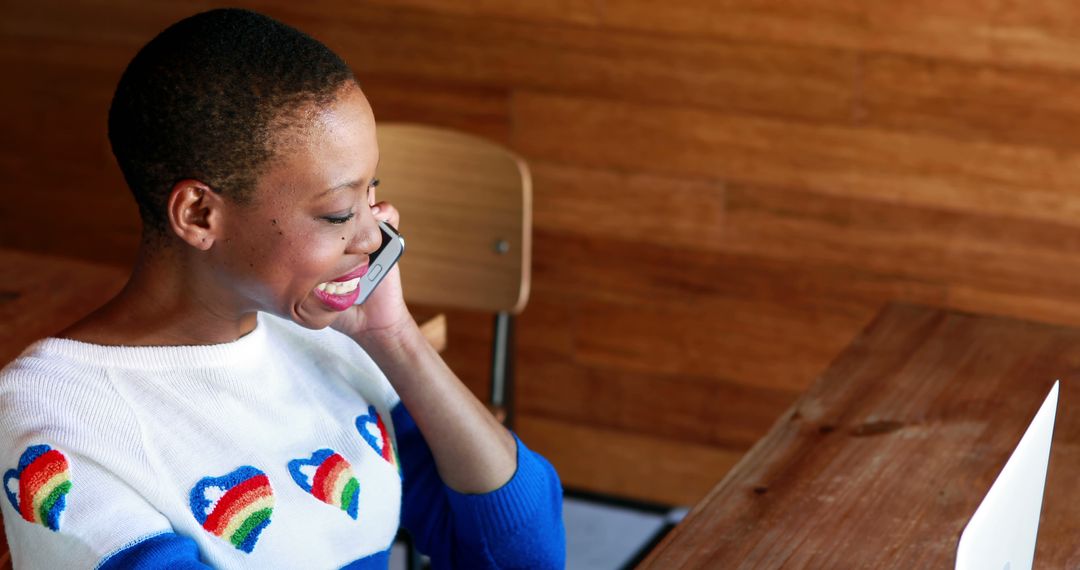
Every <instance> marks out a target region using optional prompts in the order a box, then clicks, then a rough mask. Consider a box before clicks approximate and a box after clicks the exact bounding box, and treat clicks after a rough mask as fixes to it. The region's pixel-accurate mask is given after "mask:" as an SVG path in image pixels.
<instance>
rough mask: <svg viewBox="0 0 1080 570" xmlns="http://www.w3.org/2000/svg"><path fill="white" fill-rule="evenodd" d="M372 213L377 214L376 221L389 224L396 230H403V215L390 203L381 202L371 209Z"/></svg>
mask: <svg viewBox="0 0 1080 570" xmlns="http://www.w3.org/2000/svg"><path fill="white" fill-rule="evenodd" d="M371 211H372V213H373V214H375V219H377V220H380V221H383V222H389V223H390V225H391V226H394V227H395V228H396V229H399V230H400V229H401V225H400V224H401V214H400V212H398V209H397V208H395V207H394V205H393V204H391V203H390V202H379V203H377V204H375V205H374V206H372V207H371Z"/></svg>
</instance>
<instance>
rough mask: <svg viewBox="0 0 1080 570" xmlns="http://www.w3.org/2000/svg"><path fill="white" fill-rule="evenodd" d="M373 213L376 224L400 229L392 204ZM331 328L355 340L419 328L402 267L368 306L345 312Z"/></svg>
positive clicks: (377, 290) (377, 289) (392, 272)
mask: <svg viewBox="0 0 1080 570" xmlns="http://www.w3.org/2000/svg"><path fill="white" fill-rule="evenodd" d="M371 213H372V214H373V215H374V216H375V219H376V220H381V221H384V222H388V223H389V224H390V225H391V226H394V227H395V228H398V227H400V226H399V225H398V224H399V223H400V222H401V216H400V214H399V213H398V211H397V208H395V207H394V206H392V205H391V204H390V203H389V202H379V203H377V204H375V205H374V206H372V207H371ZM371 261H374V259H372V260H371ZM330 326H331V327H333V328H334V329H337V330H339V331H341V332H343V333H345V334H347V335H349V336H350V337H352V338H353V339H359V338H361V337H364V336H371V335H375V336H386V337H393V336H396V335H398V334H401V332H403V331H405V330H407V329H408V328H409V327H415V326H416V323H415V321H413V318H412V315H410V314H409V310H408V308H407V307H406V306H405V297H404V295H403V294H402V291H401V271H400V270H399V269H398V265H397V264H394V267H392V268H391V269H390V273H388V274H387V275H386V277H384V278H383V280H382V282H381V283H379V285H378V286H377V287H375V290H374V291H373V292H372V293H371V295H370V296H369V297H368V298H367V301H364V304H362V305H353V306H352V307H349V308H348V309H346V310H345V311H342V313H341V315H340V316H338V318H337V319H335V320H334V322H332V323H331V324H330Z"/></svg>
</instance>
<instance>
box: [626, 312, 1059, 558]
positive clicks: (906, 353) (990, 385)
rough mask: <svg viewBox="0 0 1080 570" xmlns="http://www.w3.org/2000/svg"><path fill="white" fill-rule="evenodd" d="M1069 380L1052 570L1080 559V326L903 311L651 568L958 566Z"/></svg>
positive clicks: (1045, 551) (860, 341)
mask: <svg viewBox="0 0 1080 570" xmlns="http://www.w3.org/2000/svg"><path fill="white" fill-rule="evenodd" d="M1057 378H1060V379H1061V380H1062V384H1061V393H1060V401H1059V408H1058V414H1057V424H1056V427H1055V432H1054V442H1053V446H1052V448H1051V453H1050V468H1049V473H1048V475H1047V482H1046V491H1045V496H1044V501H1043V511H1042V519H1041V522H1040V526H1039V538H1038V546H1037V550H1036V556H1035V567H1036V568H1055V569H1057V568H1078V567H1080V485H1077V483H1076V481H1077V475H1078V474H1080V413H1078V412H1080V330H1077V329H1070V328H1063V327H1055V326H1047V325H1040V324H1033V323H1028V322H1022V321H1017V320H1010V319H1004V318H995V317H985V316H976V315H970V314H962V313H956V312H949V311H944V310H937V309H928V308H922V307H912V306H904V305H891V306H888V307H886V308H885V309H884V310H883V311H882V312H881V313H880V314H879V315H878V316H877V318H876V319H875V320H874V322H873V323H872V324H871V325H870V326H869V327H868V328H867V329H866V330H865V331H864V332H863V333H862V334H861V335H860V336H859V337H858V338H857V339H856V340H855V341H854V342H853V343H852V344H851V345H850V346H849V347H848V348H847V349H846V350H845V351H844V353H843V354H842V355H841V356H840V357H839V358H837V359H836V360H835V361H834V362H833V364H832V365H831V366H830V368H829V369H828V370H827V371H826V372H825V373H824V374H823V375H822V376H821V377H820V378H819V379H818V381H817V382H816V383H815V384H814V386H813V387H812V388H811V389H810V390H809V391H808V392H807V393H806V394H805V395H804V396H803V397H802V398H800V400H799V401H797V402H796V403H795V405H793V406H792V408H791V409H790V410H788V412H787V413H786V414H785V415H784V416H783V417H781V418H780V419H779V420H778V421H777V423H776V424H775V425H774V426H773V428H772V430H771V431H770V432H769V433H768V435H766V437H765V438H764V439H762V440H761V441H760V442H758V444H757V445H755V446H754V447H753V449H751V450H750V452H749V453H748V454H747V455H746V457H745V458H744V459H743V460H742V461H741V462H740V463H739V464H738V465H737V466H736V467H735V468H734V469H732V470H731V472H729V474H728V475H727V476H726V477H725V478H724V479H723V480H722V481H721V482H720V483H719V484H718V485H717V486H716V487H715V488H714V489H713V490H712V491H711V492H710V493H709V494H708V495H707V496H706V497H705V498H704V499H703V500H702V501H701V502H700V503H699V504H698V505H697V506H696V507H695V508H694V510H693V511H692V512H691V513H690V514H689V515H688V516H687V517H686V519H685V520H684V521H683V522H682V523H681V524H680V525H679V526H678V527H676V528H675V529H674V530H673V531H672V532H671V533H670V534H669V535H668V536H667V537H666V538H665V539H664V541H663V542H661V543H660V545H659V546H657V548H656V549H655V550H654V551H653V552H652V553H651V554H650V556H649V557H648V558H647V559H646V561H645V562H644V563H643V565H642V566H641V568H665V569H667V568H780V567H783V568H952V567H953V564H954V562H955V556H956V545H957V541H958V540H959V537H960V533H961V531H962V530H963V528H964V525H966V524H967V521H968V519H969V518H970V517H971V515H972V514H973V513H974V512H975V509H976V507H977V506H978V504H979V502H980V501H981V500H982V497H983V495H984V494H985V493H986V491H987V490H988V489H989V488H990V484H991V483H992V482H993V481H994V479H995V478H996V477H997V474H998V472H999V471H1000V470H1001V468H1002V467H1003V466H1004V464H1005V461H1006V460H1007V459H1008V457H1009V454H1010V453H1011V452H1012V450H1013V448H1014V447H1015V446H1016V444H1017V442H1018V441H1019V440H1020V436H1021V435H1022V434H1023V432H1024V430H1025V429H1026V428H1027V425H1028V423H1029V422H1030V421H1031V419H1032V418H1033V416H1034V415H1035V411H1036V410H1037V409H1038V407H1039V405H1040V404H1041V403H1042V401H1043V399H1044V398H1045V397H1046V394H1047V392H1048V391H1049V390H1050V387H1051V385H1052V384H1053V382H1054V380H1055V379H1057Z"/></svg>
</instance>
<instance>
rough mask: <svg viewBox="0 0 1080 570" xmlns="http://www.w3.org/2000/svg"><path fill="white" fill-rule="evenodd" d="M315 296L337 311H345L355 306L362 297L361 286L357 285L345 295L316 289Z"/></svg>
mask: <svg viewBox="0 0 1080 570" xmlns="http://www.w3.org/2000/svg"><path fill="white" fill-rule="evenodd" d="M315 296H316V297H318V298H319V300H320V301H322V302H323V304H324V305H326V306H327V307H329V308H331V309H333V310H335V311H344V310H345V309H348V308H349V307H351V306H353V304H354V303H356V300H357V299H358V298H360V286H359V285H357V286H356V287H355V288H353V290H352V291H351V292H349V293H345V294H343V295H337V294H334V293H330V292H327V291H322V290H320V289H315Z"/></svg>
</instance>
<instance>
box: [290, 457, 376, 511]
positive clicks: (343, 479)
mask: <svg viewBox="0 0 1080 570" xmlns="http://www.w3.org/2000/svg"><path fill="white" fill-rule="evenodd" d="M289 474H290V475H292V478H293V481H296V484H297V485H300V488H301V489H303V490H305V491H307V492H308V493H311V495H312V496H314V497H315V498H316V499H318V500H320V501H322V502H324V503H326V504H328V505H332V506H335V507H337V508H339V509H341V510H343V511H345V513H346V514H348V515H349V516H350V517H352V518H353V520H356V515H357V509H358V505H359V500H360V482H359V481H357V480H356V476H355V475H353V470H352V465H350V464H349V462H348V461H347V460H346V459H345V458H344V457H342V456H341V454H339V453H337V452H335V451H334V450H332V449H320V450H318V451H316V452H315V453H312V454H311V458H309V459H293V460H292V461H290V462H289Z"/></svg>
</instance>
